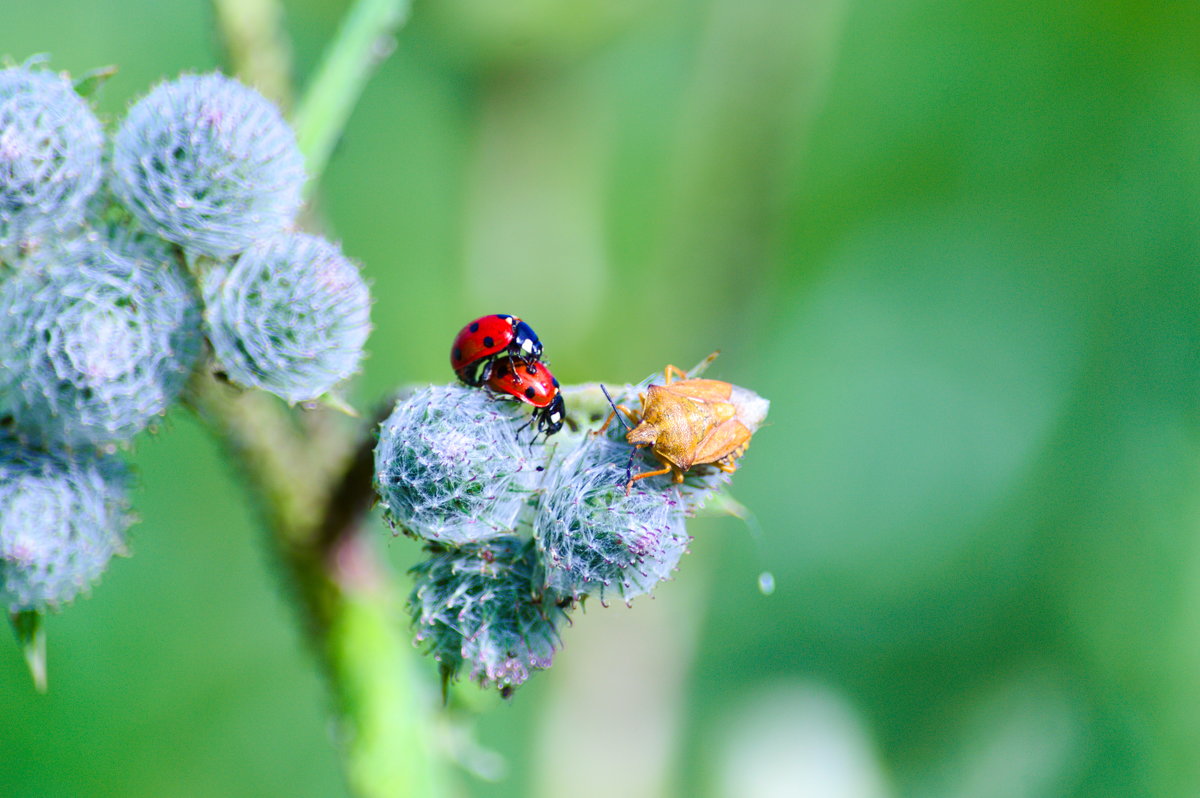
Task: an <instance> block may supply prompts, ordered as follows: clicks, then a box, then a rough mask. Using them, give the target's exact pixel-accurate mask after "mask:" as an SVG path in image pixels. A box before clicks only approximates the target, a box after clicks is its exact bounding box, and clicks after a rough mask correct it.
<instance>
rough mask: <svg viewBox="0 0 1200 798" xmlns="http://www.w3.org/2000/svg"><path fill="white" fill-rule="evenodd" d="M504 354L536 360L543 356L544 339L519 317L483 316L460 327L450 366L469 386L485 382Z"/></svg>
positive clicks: (451, 348) (525, 360) (531, 361)
mask: <svg viewBox="0 0 1200 798" xmlns="http://www.w3.org/2000/svg"><path fill="white" fill-rule="evenodd" d="M501 354H507V355H509V356H510V357H514V358H520V359H521V360H523V361H524V362H526V363H533V362H536V361H537V360H538V359H539V358H540V357H541V356H542V342H541V341H540V340H538V337H537V333H535V332H534V331H533V328H532V327H530V326H529V325H528V324H526V323H525V322H523V321H521V320H520V319H519V318H517V317H516V316H512V315H509V314H507V313H494V314H492V315H490V316H480V317H479V318H478V319H475V320H474V321H472V322H470V323H469V324H467V325H466V326H465V327H463V328H462V329H461V330H459V333H458V335H457V336H456V337H455V339H454V343H453V345H452V346H451V347H450V366H451V368H453V369H454V373H455V374H457V375H458V378H459V379H460V380H462V381H463V382H465V383H467V384H468V385H476V386H477V385H482V384H483V383H485V382H487V381H488V379H489V377H490V376H491V371H492V366H493V363H494V360H495V359H496V358H497V357H498V356H500V355H501ZM481 368H482V373H481V371H480V370H481Z"/></svg>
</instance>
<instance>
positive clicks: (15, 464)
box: [0, 434, 131, 612]
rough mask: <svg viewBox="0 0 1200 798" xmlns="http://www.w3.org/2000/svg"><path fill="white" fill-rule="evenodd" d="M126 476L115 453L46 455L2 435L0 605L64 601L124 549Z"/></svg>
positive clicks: (30, 606)
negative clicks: (106, 455)
mask: <svg viewBox="0 0 1200 798" xmlns="http://www.w3.org/2000/svg"><path fill="white" fill-rule="evenodd" d="M127 488H128V475H127V472H126V470H125V466H124V464H123V463H121V462H120V461H119V460H117V459H116V458H113V457H104V456H97V455H95V454H88V453H78V454H74V455H69V454H65V453H62V452H44V451H41V450H36V449H30V448H26V447H24V446H22V445H21V444H20V443H18V442H17V441H16V440H15V439H13V438H12V437H11V436H8V435H3V434H0V606H2V607H4V608H5V609H7V610H8V611H9V612H18V611H21V610H40V609H44V608H46V607H57V606H61V605H62V604H66V603H67V602H69V601H71V600H72V599H73V598H75V596H76V595H78V594H79V593H80V592H81V591H83V590H85V589H86V588H88V587H89V586H90V585H91V584H92V583H94V582H95V581H96V580H97V579H98V578H99V576H100V574H101V573H103V572H104V569H105V568H106V567H107V566H108V561H109V560H110V559H111V558H112V556H113V555H114V554H117V553H122V552H123V550H124V533H125V530H126V529H127V528H128V526H129V523H130V520H131V517H130V515H129V513H128V510H127V503H126V493H127Z"/></svg>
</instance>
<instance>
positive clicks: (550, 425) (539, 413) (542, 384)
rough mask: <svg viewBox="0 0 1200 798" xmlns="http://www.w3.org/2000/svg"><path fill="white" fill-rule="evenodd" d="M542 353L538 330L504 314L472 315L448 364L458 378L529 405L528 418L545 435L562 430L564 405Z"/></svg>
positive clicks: (455, 341)
mask: <svg viewBox="0 0 1200 798" xmlns="http://www.w3.org/2000/svg"><path fill="white" fill-rule="evenodd" d="M541 357H542V342H541V341H540V340H538V337H537V333H535V332H534V331H533V328H532V327H530V326H529V325H528V324H526V323H525V322H523V321H521V320H520V319H519V318H517V317H516V316H510V315H508V314H507V313H496V314H493V315H491V316H482V317H480V318H478V319H475V321H473V322H471V323H470V324H468V325H467V326H465V327H463V328H462V330H460V331H459V333H458V336H457V337H455V339H454V345H453V346H452V347H451V349H450V365H451V367H452V368H453V369H454V373H455V374H457V375H458V378H459V379H460V380H462V381H463V382H465V383H466V384H467V385H471V386H475V387H480V386H484V385H486V386H487V387H488V388H490V389H491V390H493V391H495V392H496V393H499V394H504V395H506V396H511V397H514V398H516V399H519V400H521V401H522V402H526V403H528V404H531V405H533V407H534V411H533V418H532V419H531V421H536V422H537V428H538V432H540V433H545V434H546V436H547V437H549V436H551V435H553V434H554V433H556V432H558V431H559V430H561V429H562V427H563V421H564V419H565V417H566V406H565V405H564V403H563V398H562V394H561V393H559V390H558V380H556V379H554V375H553V374H551V373H550V369H548V368H547V367H546V364H545V363H542V362H541Z"/></svg>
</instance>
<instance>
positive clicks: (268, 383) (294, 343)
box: [202, 233, 371, 402]
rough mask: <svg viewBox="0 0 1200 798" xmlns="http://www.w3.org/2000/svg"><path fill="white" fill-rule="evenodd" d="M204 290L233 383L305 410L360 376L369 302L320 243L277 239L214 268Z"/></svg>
mask: <svg viewBox="0 0 1200 798" xmlns="http://www.w3.org/2000/svg"><path fill="white" fill-rule="evenodd" d="M202 289H203V292H204V302H205V319H206V321H207V322H208V336H209V340H210V341H211V342H212V345H213V350H214V352H215V353H216V356H217V360H219V361H220V362H221V365H222V366H223V367H224V368H225V371H226V372H227V373H228V375H229V378H230V379H231V380H233V381H234V382H236V383H238V384H240V385H247V386H251V387H255V388H262V389H263V390H267V391H270V392H271V393H273V394H275V395H277V396H280V397H282V398H284V399H286V400H287V401H289V402H300V401H306V400H309V399H316V398H317V397H319V396H321V395H322V394H324V393H326V392H327V391H329V390H330V389H331V388H333V387H334V386H335V385H337V384H338V383H339V382H341V381H342V380H344V379H346V378H347V377H349V376H350V375H351V374H353V373H354V372H355V371H357V370H358V366H359V363H360V362H361V361H362V357H363V345H364V344H365V343H366V341H367V335H368V334H369V333H370V330H371V317H370V313H371V295H370V293H369V292H368V291H367V285H366V283H365V282H363V279H362V275H360V274H359V272H358V267H357V266H355V265H354V264H353V263H351V262H350V261H349V260H347V259H346V257H345V256H344V255H342V252H341V250H340V249H339V248H338V247H337V246H336V245H334V244H331V243H330V242H328V241H326V240H325V239H323V238H321V237H320V236H314V235H308V234H305V233H281V234H279V235H275V236H271V237H269V238H267V239H265V240H263V241H260V242H258V243H256V244H254V245H253V246H252V247H250V248H249V249H248V250H246V251H245V252H244V253H242V255H241V256H239V257H238V258H237V260H236V261H234V262H233V263H223V264H220V265H218V266H216V267H214V268H213V269H212V271H210V272H209V273H208V274H207V275H206V276H205V278H204V283H203V286H202Z"/></svg>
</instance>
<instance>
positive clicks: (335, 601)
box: [187, 370, 443, 798]
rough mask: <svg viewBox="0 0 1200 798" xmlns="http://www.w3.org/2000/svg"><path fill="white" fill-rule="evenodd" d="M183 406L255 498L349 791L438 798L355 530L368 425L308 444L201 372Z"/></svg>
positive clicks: (276, 410) (387, 616)
mask: <svg viewBox="0 0 1200 798" xmlns="http://www.w3.org/2000/svg"><path fill="white" fill-rule="evenodd" d="M187 401H188V403H189V404H190V406H191V407H192V409H193V410H194V411H195V412H196V414H197V415H198V416H200V418H201V419H203V420H204V421H205V422H207V423H208V425H209V426H210V427H211V428H212V429H213V431H214V432H215V433H216V434H217V436H218V437H219V438H220V439H221V441H222V443H223V444H224V445H225V447H226V449H227V450H228V451H229V454H230V456H231V459H232V460H233V461H234V462H236V463H238V464H239V465H240V467H241V469H242V471H243V474H244V476H245V479H246V483H247V486H248V488H249V490H250V493H251V495H253V496H254V497H255V498H257V500H258V502H259V506H260V508H261V510H262V513H263V516H264V518H265V520H266V523H267V526H268V528H269V529H270V531H271V533H272V535H271V539H272V542H273V543H274V544H275V549H276V551H277V553H278V554H279V557H280V560H281V561H282V563H283V565H284V566H285V573H286V576H287V582H288V585H289V587H290V588H291V589H292V590H293V591H294V595H295V598H296V599H297V600H298V604H299V606H300V608H301V609H302V613H303V617H304V621H305V626H306V628H307V631H308V633H309V638H310V640H311V641H312V643H313V645H314V648H315V649H316V652H317V654H318V656H319V658H320V662H321V665H322V668H323V670H324V671H325V673H326V676H327V677H328V680H329V684H330V689H331V691H332V693H333V698H334V703H335V705H336V710H337V714H338V725H339V731H340V734H339V739H338V742H339V746H340V747H341V749H342V754H343V758H344V763H345V768H346V775H347V779H348V781H349V783H350V787H351V789H352V790H353V792H354V794H355V795H359V796H363V798H376V796H378V797H379V798H383V797H384V796H414V797H415V798H416V797H419V798H426V796H437V795H440V794H442V792H443V791H442V789H441V786H440V783H441V782H440V774H439V772H438V765H437V760H436V758H435V757H434V755H433V752H432V751H431V747H432V744H433V740H432V737H433V734H432V732H431V731H430V729H431V728H432V727H433V724H432V719H431V711H432V708H431V706H430V704H431V702H430V701H429V700H427V699H428V697H427V696H422V695H421V694H420V690H419V689H418V685H417V683H416V679H415V677H414V675H413V673H412V669H411V665H410V660H411V659H412V656H411V653H410V652H411V650H412V646H411V644H410V643H409V641H408V639H407V637H406V636H405V634H404V632H403V630H402V629H401V628H400V625H399V624H398V623H397V620H396V619H397V617H398V615H399V613H398V608H397V606H396V605H397V601H396V597H395V594H394V589H393V587H392V585H391V580H390V578H389V576H388V574H387V572H386V569H385V568H384V567H383V566H382V565H381V564H380V562H379V559H378V553H377V551H376V550H375V548H374V546H373V545H371V543H370V541H369V540H368V539H367V538H366V537H365V536H364V535H363V534H362V532H363V529H362V526H363V520H364V517H365V514H366V510H367V509H368V507H369V498H370V496H371V478H370V477H371V471H372V469H371V452H372V448H373V446H372V441H373V424H369V425H368V424H359V425H358V428H357V429H356V430H354V431H353V432H347V433H346V434H343V435H340V436H335V435H325V436H322V437H321V438H320V439H316V440H314V439H312V438H309V437H307V436H305V435H304V434H303V430H302V427H301V426H300V425H299V424H298V423H296V422H297V420H296V419H295V418H294V417H293V414H292V413H291V412H290V411H289V410H288V409H287V408H286V407H284V406H283V404H282V403H281V402H279V401H278V400H276V399H275V398H274V397H271V396H268V395H266V394H264V393H262V392H260V391H245V392H242V391H238V390H236V389H234V388H232V387H231V386H229V385H225V384H223V383H221V382H219V381H218V380H216V379H214V378H213V377H212V376H210V375H209V374H208V373H205V372H204V371H203V370H202V371H201V372H198V373H197V375H196V376H195V377H194V378H193V380H192V383H191V385H190V386H189V391H188V397H187ZM312 412H318V413H331V412H332V411H329V410H324V409H321V410H315V411H312ZM343 423H345V422H343ZM356 440H357V441H358V445H357V446H354V441H356ZM364 464H365V468H364Z"/></svg>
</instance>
